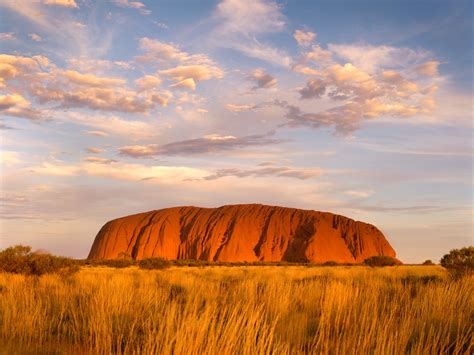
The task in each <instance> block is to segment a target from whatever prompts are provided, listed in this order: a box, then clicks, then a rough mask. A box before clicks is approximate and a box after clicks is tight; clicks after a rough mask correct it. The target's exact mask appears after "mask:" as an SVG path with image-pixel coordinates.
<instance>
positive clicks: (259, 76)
mask: <svg viewBox="0 0 474 355" xmlns="http://www.w3.org/2000/svg"><path fill="white" fill-rule="evenodd" d="M250 79H251V80H252V81H254V82H255V86H254V87H253V88H252V89H253V90H257V89H270V88H273V87H275V86H277V83H278V81H277V79H276V78H274V77H273V76H271V75H270V74H268V73H266V72H265V71H264V70H263V69H260V68H259V69H255V71H254V72H253V73H252V74H251V75H250Z"/></svg>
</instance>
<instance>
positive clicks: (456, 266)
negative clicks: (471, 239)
mask: <svg viewBox="0 0 474 355" xmlns="http://www.w3.org/2000/svg"><path fill="white" fill-rule="evenodd" d="M441 266H443V267H445V268H446V269H448V271H449V272H450V273H451V275H453V276H456V277H458V276H463V275H466V274H472V273H473V271H474V247H464V248H461V249H453V250H451V251H450V252H449V254H446V255H445V256H443V257H442V258H441Z"/></svg>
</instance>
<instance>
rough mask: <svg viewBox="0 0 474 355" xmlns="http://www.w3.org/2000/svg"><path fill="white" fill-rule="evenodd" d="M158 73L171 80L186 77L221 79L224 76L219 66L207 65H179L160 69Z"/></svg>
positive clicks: (197, 79) (199, 79)
mask: <svg viewBox="0 0 474 355" xmlns="http://www.w3.org/2000/svg"><path fill="white" fill-rule="evenodd" d="M159 73H160V74H162V75H166V76H170V77H171V78H172V79H173V80H176V81H178V80H179V81H181V80H185V79H188V78H191V79H193V80H194V81H202V80H210V79H221V78H222V77H223V76H224V73H223V71H222V70H221V69H220V68H217V67H212V66H207V65H181V66H177V67H175V68H172V69H167V70H160V71H159Z"/></svg>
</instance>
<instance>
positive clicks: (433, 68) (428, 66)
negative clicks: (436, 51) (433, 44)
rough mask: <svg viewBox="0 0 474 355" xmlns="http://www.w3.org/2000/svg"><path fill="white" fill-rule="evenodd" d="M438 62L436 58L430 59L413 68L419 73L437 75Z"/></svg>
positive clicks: (430, 75) (429, 75)
mask: <svg viewBox="0 0 474 355" xmlns="http://www.w3.org/2000/svg"><path fill="white" fill-rule="evenodd" d="M440 64H441V63H440V62H438V61H437V60H430V61H427V62H425V63H423V64H421V65H419V66H417V67H416V69H415V70H416V72H417V73H418V74H420V75H423V76H428V77H434V76H438V75H439V72H438V66H439V65H440Z"/></svg>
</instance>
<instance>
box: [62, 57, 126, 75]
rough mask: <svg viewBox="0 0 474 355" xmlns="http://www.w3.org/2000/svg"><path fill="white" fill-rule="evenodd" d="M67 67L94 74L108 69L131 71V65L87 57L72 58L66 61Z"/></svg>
mask: <svg viewBox="0 0 474 355" xmlns="http://www.w3.org/2000/svg"><path fill="white" fill-rule="evenodd" d="M67 63H68V65H69V66H70V67H71V68H73V69H75V70H80V71H82V72H87V73H94V72H103V71H106V70H110V69H122V70H130V69H133V66H132V63H130V62H126V61H121V60H115V61H112V60H107V59H91V58H87V57H73V58H69V59H68V60H67Z"/></svg>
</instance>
